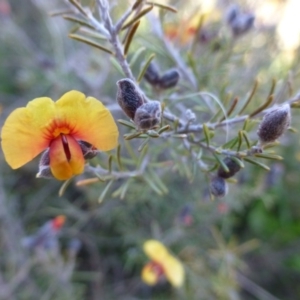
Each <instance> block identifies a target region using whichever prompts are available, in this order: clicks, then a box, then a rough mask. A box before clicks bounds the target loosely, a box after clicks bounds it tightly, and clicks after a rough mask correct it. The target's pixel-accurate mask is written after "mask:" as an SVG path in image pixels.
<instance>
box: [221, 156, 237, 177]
mask: <svg viewBox="0 0 300 300" xmlns="http://www.w3.org/2000/svg"><path fill="white" fill-rule="evenodd" d="M223 162H224V163H225V165H226V166H227V167H228V169H229V172H225V170H224V169H223V168H222V166H220V167H219V169H218V176H219V177H222V178H230V177H232V176H233V175H235V174H236V173H237V172H238V171H239V170H240V169H241V166H240V165H239V164H238V163H237V162H236V161H235V160H234V159H232V158H231V157H229V156H228V157H225V158H224V159H223Z"/></svg>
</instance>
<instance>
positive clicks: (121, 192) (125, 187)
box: [112, 179, 131, 200]
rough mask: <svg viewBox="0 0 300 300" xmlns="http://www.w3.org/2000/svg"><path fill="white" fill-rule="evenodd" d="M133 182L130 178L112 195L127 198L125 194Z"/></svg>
mask: <svg viewBox="0 0 300 300" xmlns="http://www.w3.org/2000/svg"><path fill="white" fill-rule="evenodd" d="M130 183H131V180H130V179H128V180H127V181H126V182H124V184H122V185H121V186H120V187H119V188H118V189H117V190H115V191H114V192H113V193H112V197H114V198H115V197H119V196H120V199H121V200H123V199H124V198H125V195H126V192H127V190H128V187H129V185H130Z"/></svg>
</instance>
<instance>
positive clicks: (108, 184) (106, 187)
mask: <svg viewBox="0 0 300 300" xmlns="http://www.w3.org/2000/svg"><path fill="white" fill-rule="evenodd" d="M113 182H114V181H113V180H110V181H109V182H108V183H107V184H106V186H105V188H104V190H103V191H102V193H101V195H100V196H99V198H98V203H101V202H102V201H103V200H104V198H105V196H106V194H107V192H108V190H109V189H110V187H111V186H112V184H113Z"/></svg>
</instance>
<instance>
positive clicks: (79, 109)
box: [56, 91, 119, 151]
mask: <svg viewBox="0 0 300 300" xmlns="http://www.w3.org/2000/svg"><path fill="white" fill-rule="evenodd" d="M56 108H57V117H56V119H57V120H58V121H62V123H64V122H65V123H67V124H68V126H69V128H71V129H72V131H71V132H70V134H71V135H72V136H73V137H74V138H76V139H78V140H83V141H86V142H88V143H90V144H92V145H93V146H95V147H96V148H97V149H99V150H101V151H108V150H111V149H113V148H115V147H116V146H117V145H118V136H119V132H118V128H117V125H116V123H115V121H114V119H113V117H112V115H111V113H110V111H109V110H108V109H107V108H106V107H105V106H104V105H103V104H102V103H101V102H100V101H99V100H97V99H95V98H93V97H88V98H85V95H84V94H82V93H81V92H78V91H70V92H68V93H66V94H64V95H63V96H62V97H61V98H60V99H59V100H58V101H57V102H56Z"/></svg>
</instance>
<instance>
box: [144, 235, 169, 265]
mask: <svg viewBox="0 0 300 300" xmlns="http://www.w3.org/2000/svg"><path fill="white" fill-rule="evenodd" d="M143 248H144V252H145V253H146V255H147V256H148V257H149V258H150V259H151V260H153V261H155V262H158V263H163V261H164V260H165V258H166V257H168V256H169V252H168V250H167V248H166V247H165V246H164V245H163V244H162V243H161V242H159V241H156V240H147V241H146V242H145V243H144V245H143Z"/></svg>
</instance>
